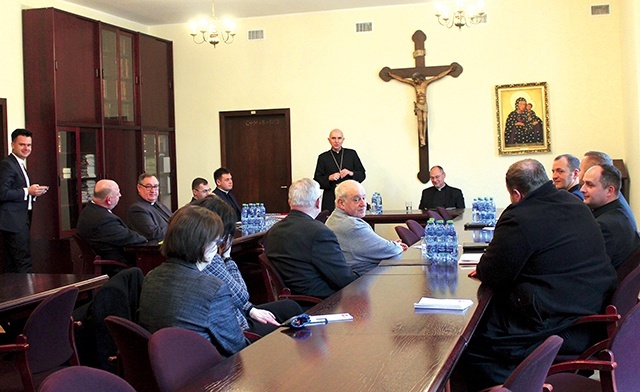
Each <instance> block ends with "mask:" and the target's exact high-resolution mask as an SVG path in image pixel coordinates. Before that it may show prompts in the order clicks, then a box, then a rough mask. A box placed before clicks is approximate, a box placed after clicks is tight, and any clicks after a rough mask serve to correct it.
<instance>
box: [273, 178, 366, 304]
mask: <svg viewBox="0 0 640 392" xmlns="http://www.w3.org/2000/svg"><path fill="white" fill-rule="evenodd" d="M289 206H290V207H291V212H289V215H287V217H286V218H285V219H283V220H281V221H280V222H278V223H276V224H275V225H273V227H272V228H271V229H270V230H269V241H268V242H267V247H266V249H265V252H266V254H267V257H269V259H270V260H271V261H272V262H273V264H274V265H275V266H276V268H277V269H278V271H279V272H280V275H282V279H283V280H284V283H285V285H286V286H287V287H289V288H290V289H291V291H292V292H293V293H295V294H304V295H311V296H314V297H318V298H326V297H328V296H330V295H331V294H333V293H335V292H336V291H338V290H340V289H341V288H343V287H344V286H346V285H348V284H349V283H351V282H352V281H354V280H355V279H356V278H357V277H358V275H357V274H356V273H355V272H353V271H352V270H351V267H349V266H348V265H347V262H346V260H345V258H344V254H343V253H342V250H341V249H340V243H338V238H337V237H336V235H335V234H334V233H333V231H331V229H330V228H328V227H327V226H325V225H324V223H322V222H320V221H318V220H316V219H315V217H316V216H318V214H319V213H320V186H319V185H318V183H317V182H316V181H314V180H311V179H309V178H303V179H300V180H298V181H295V182H294V183H293V184H291V186H290V187H289Z"/></svg>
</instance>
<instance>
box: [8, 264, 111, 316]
mask: <svg viewBox="0 0 640 392" xmlns="http://www.w3.org/2000/svg"><path fill="white" fill-rule="evenodd" d="M107 280H109V277H108V276H107V275H94V274H31V273H30V274H10V273H6V274H0V287H1V288H2V289H0V322H1V323H4V322H6V321H11V320H15V319H19V318H24V317H25V316H28V314H29V313H31V311H32V310H33V309H35V307H36V306H38V304H39V303H40V302H42V300H44V299H45V298H47V297H48V296H50V295H51V294H53V293H56V292H57V291H58V290H60V289H63V288H65V287H77V288H78V290H79V291H80V293H87V292H91V291H92V290H94V289H97V288H100V287H101V286H102V285H103V284H104V283H105V282H106V281H107Z"/></svg>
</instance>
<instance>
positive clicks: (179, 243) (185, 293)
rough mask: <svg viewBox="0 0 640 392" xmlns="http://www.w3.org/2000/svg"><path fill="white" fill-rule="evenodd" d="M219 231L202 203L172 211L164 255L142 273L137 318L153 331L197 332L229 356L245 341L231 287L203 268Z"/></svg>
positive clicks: (215, 248)
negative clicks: (177, 330) (179, 330)
mask: <svg viewBox="0 0 640 392" xmlns="http://www.w3.org/2000/svg"><path fill="white" fill-rule="evenodd" d="M222 232H223V230H222V221H221V220H220V217H219V216H218V215H216V214H215V213H213V212H211V211H209V210H207V209H206V208H202V207H196V206H191V205H188V206H185V207H182V208H181V209H179V210H178V211H176V213H174V214H173V215H172V216H171V219H170V220H169V226H168V227H167V234H166V236H165V238H164V243H163V244H162V248H161V251H162V254H164V255H165V256H166V257H167V258H168V260H167V261H165V262H164V263H162V264H161V265H160V266H158V267H157V268H155V269H153V270H152V271H151V272H149V273H148V274H147V276H146V277H145V278H144V283H143V285H142V293H141V296H140V314H139V321H140V325H142V326H143V327H145V328H146V329H147V330H149V332H151V333H153V332H155V331H157V330H159V329H161V328H165V327H181V328H185V329H190V330H192V331H196V332H198V333H199V334H201V335H202V336H204V337H205V338H207V339H208V340H210V341H211V343H213V344H214V345H215V346H216V348H217V349H218V351H219V352H220V354H222V355H224V356H229V355H232V354H234V353H236V352H238V351H240V350H242V349H243V348H244V347H246V346H247V345H248V344H249V342H248V341H247V339H246V338H245V337H244V334H243V333H242V328H240V325H238V320H237V319H236V317H234V313H233V308H234V306H233V304H232V302H231V293H230V292H229V287H228V286H227V285H226V284H225V283H224V282H223V281H221V280H220V279H218V278H216V277H215V276H212V275H208V274H203V273H202V272H201V271H202V270H203V269H204V268H205V267H206V266H207V264H209V263H210V262H211V260H212V259H213V256H214V255H215V254H217V253H218V244H219V243H220V240H221V235H222Z"/></svg>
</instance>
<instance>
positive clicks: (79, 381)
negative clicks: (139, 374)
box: [38, 366, 135, 392]
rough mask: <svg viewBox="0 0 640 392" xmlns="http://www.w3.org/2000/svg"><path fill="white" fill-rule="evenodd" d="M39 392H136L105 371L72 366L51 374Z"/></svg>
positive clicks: (124, 382)
mask: <svg viewBox="0 0 640 392" xmlns="http://www.w3.org/2000/svg"><path fill="white" fill-rule="evenodd" d="M38 391H39V392H85V391H109V392H135V389H133V387H132V386H131V385H129V384H128V383H127V382H126V381H125V380H123V379H121V378H120V377H118V376H116V375H115V374H112V373H109V372H107V371H104V370H100V369H94V368H90V367H87V366H72V367H68V368H66V369H62V370H58V371H57V372H55V373H52V374H50V375H49V376H47V378H45V379H44V381H42V384H40V388H39V389H38Z"/></svg>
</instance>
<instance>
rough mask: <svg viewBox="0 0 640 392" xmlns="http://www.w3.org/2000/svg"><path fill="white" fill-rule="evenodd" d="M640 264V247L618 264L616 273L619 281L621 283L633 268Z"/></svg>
mask: <svg viewBox="0 0 640 392" xmlns="http://www.w3.org/2000/svg"><path fill="white" fill-rule="evenodd" d="M638 266H640V247H638V248H637V249H636V250H634V251H633V252H631V254H630V255H629V256H627V258H626V259H625V260H624V261H623V262H622V263H620V265H618V267H617V268H616V273H617V274H618V283H621V282H622V281H623V280H624V278H626V277H627V275H629V274H630V273H631V272H632V271H633V270H635V269H636V268H637V267H638Z"/></svg>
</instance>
